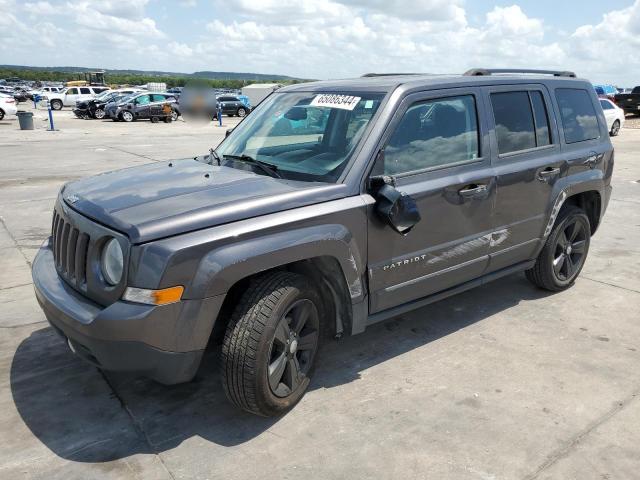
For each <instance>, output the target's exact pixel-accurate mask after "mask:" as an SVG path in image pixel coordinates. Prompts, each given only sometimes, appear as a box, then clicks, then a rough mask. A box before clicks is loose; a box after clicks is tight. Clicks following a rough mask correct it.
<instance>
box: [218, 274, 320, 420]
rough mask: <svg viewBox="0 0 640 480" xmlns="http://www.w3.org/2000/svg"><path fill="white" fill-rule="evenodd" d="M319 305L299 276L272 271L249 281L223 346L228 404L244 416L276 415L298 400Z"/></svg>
mask: <svg viewBox="0 0 640 480" xmlns="http://www.w3.org/2000/svg"><path fill="white" fill-rule="evenodd" d="M320 305H321V303H320V298H319V296H318V294H317V293H316V291H315V289H314V288H312V286H311V285H310V283H309V281H308V280H307V278H306V277H303V276H302V275H298V274H295V273H291V272H281V271H277V272H271V273H267V274H264V275H261V276H259V277H256V278H255V279H254V280H253V281H252V282H251V284H250V285H249V288H248V289H247V290H246V292H245V293H244V295H243V296H242V298H241V300H240V302H239V304H238V306H237V307H236V309H235V311H234V313H233V315H232V318H231V321H230V323H229V325H228V327H227V331H226V333H225V338H224V342H223V346H222V371H223V384H224V389H225V392H226V394H227V397H228V398H229V400H231V401H232V402H233V403H235V404H236V405H237V406H238V407H240V408H242V409H243V410H246V411H248V412H251V413H255V414H257V415H264V416H275V415H280V414H282V413H284V412H286V411H287V410H289V409H290V408H291V407H293V406H294V405H295V404H296V403H297V402H298V401H299V400H300V399H301V398H302V396H303V395H304V393H305V391H306V390H307V387H308V386H309V381H310V378H311V374H312V372H313V366H314V360H315V356H316V352H317V350H318V345H319V341H320V338H321V332H320V328H321V324H320V314H319V312H320Z"/></svg>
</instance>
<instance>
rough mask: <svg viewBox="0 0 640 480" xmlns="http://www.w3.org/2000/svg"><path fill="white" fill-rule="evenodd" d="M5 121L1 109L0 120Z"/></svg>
mask: <svg viewBox="0 0 640 480" xmlns="http://www.w3.org/2000/svg"><path fill="white" fill-rule="evenodd" d="M3 119H4V110H2V109H1V108H0V120H3Z"/></svg>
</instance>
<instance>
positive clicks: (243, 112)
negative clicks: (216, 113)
mask: <svg viewBox="0 0 640 480" xmlns="http://www.w3.org/2000/svg"><path fill="white" fill-rule="evenodd" d="M236 114H237V115H238V116H239V117H241V118H242V117H244V116H245V115H246V114H247V111H246V110H245V109H244V108H242V107H240V108H239V109H238V111H237V112H236Z"/></svg>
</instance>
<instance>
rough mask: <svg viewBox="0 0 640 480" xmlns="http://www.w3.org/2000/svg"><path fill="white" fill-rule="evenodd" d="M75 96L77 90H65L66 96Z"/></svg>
mask: <svg viewBox="0 0 640 480" xmlns="http://www.w3.org/2000/svg"><path fill="white" fill-rule="evenodd" d="M77 94H78V89H77V88H70V89H69V90H67V95H77Z"/></svg>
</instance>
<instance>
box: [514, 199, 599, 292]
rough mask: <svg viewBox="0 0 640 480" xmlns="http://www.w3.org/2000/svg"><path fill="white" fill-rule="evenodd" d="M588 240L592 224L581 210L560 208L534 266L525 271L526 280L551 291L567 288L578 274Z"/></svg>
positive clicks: (571, 207)
mask: <svg viewBox="0 0 640 480" xmlns="http://www.w3.org/2000/svg"><path fill="white" fill-rule="evenodd" d="M576 228H577V230H576ZM590 243H591V224H590V223H589V218H588V217H587V215H586V214H585V213H584V210H582V209H581V208H579V207H576V206H574V205H566V206H564V207H562V209H561V210H560V214H559V215H558V218H557V220H556V223H555V225H554V227H553V230H551V234H549V237H548V238H547V241H546V243H545V245H544V247H543V249H542V251H541V252H540V254H539V255H538V258H537V259H536V263H535V265H534V266H533V268H531V269H530V270H527V271H526V272H525V274H526V276H527V279H528V280H529V281H530V282H531V283H533V284H534V285H536V286H538V287H540V288H542V289H544V290H549V291H551V292H559V291H562V290H565V289H567V288H569V287H570V286H571V285H573V283H574V282H575V280H576V278H578V275H580V271H581V270H582V267H583V266H584V263H585V260H586V259H587V254H588V253H589V244H590ZM567 260H569V261H567Z"/></svg>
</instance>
